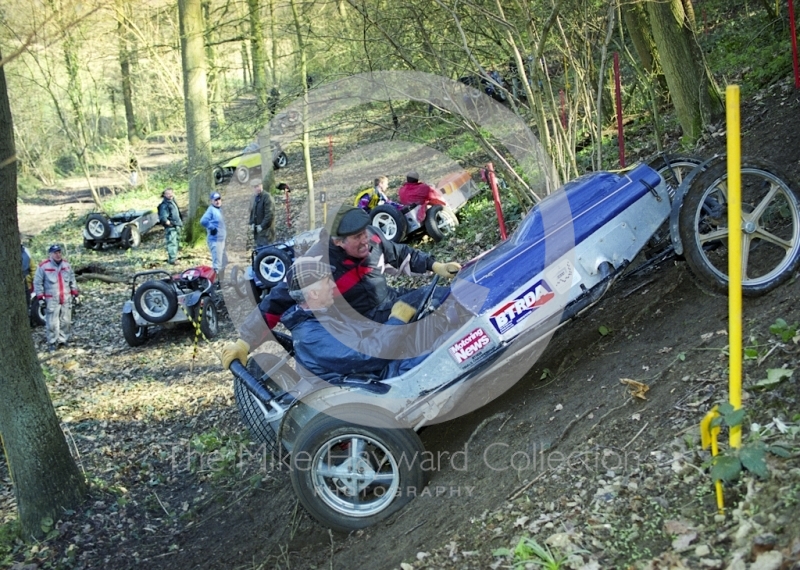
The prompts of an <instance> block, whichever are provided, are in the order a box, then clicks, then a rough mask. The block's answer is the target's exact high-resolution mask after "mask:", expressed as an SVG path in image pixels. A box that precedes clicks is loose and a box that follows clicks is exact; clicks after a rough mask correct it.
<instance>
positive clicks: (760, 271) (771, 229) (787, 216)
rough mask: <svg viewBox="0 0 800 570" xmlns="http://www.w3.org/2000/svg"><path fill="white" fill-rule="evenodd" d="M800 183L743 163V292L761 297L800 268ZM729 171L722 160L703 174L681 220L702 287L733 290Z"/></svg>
mask: <svg viewBox="0 0 800 570" xmlns="http://www.w3.org/2000/svg"><path fill="white" fill-rule="evenodd" d="M796 188H797V186H796V184H795V183H794V182H790V179H789V178H787V177H786V176H784V175H783V174H782V173H780V171H779V170H777V168H776V167H775V166H773V165H771V164H769V163H766V162H763V161H760V160H748V159H743V160H742V167H741V192H742V199H741V202H742V293H743V294H744V295H746V296H750V297H755V296H758V295H763V294H764V293H767V292H768V291H771V290H772V289H774V288H775V287H777V286H778V285H780V284H781V283H783V282H784V281H786V280H787V279H789V277H791V275H792V274H793V273H794V271H795V269H796V268H797V267H798V264H800V199H799V198H798V194H797V190H796ZM728 191H729V189H728V170H727V163H726V162H725V161H721V162H719V163H717V164H715V165H712V166H711V167H710V168H709V169H708V170H707V171H706V172H704V173H702V174H701V175H699V176H698V177H697V178H696V179H695V180H694V181H693V183H692V185H691V187H690V188H689V190H688V191H687V193H686V197H685V198H684V202H683V206H682V208H681V211H680V215H679V217H678V230H679V232H680V237H681V240H682V241H683V244H684V255H685V256H686V262H687V263H688V265H689V268H690V269H691V272H692V274H693V275H694V276H695V277H696V278H697V279H698V280H699V282H700V285H701V288H705V287H703V286H706V287H708V288H710V289H711V291H712V292H714V293H726V292H727V290H728Z"/></svg>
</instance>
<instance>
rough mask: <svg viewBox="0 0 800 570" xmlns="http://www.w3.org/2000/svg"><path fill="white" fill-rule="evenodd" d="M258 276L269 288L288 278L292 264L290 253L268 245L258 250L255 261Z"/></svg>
mask: <svg viewBox="0 0 800 570" xmlns="http://www.w3.org/2000/svg"><path fill="white" fill-rule="evenodd" d="M253 265H254V266H255V267H254V269H255V271H256V273H258V278H259V279H260V280H261V283H263V284H264V285H265V286H266V287H267V288H270V289H271V288H272V287H274V286H275V285H277V284H278V283H280V282H281V281H283V280H284V279H285V278H286V272H287V271H289V268H290V267H291V266H292V262H291V260H290V259H289V255H287V254H286V253H285V252H283V251H281V250H280V249H278V248H275V247H267V248H265V249H264V250H262V251H260V252H258V255H256V258H255V260H254V261H253Z"/></svg>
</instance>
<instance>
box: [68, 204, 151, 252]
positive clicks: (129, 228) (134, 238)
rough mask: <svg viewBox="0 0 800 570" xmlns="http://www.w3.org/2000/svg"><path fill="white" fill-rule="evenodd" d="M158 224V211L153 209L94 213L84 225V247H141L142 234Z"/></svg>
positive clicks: (95, 248)
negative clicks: (110, 213)
mask: <svg viewBox="0 0 800 570" xmlns="http://www.w3.org/2000/svg"><path fill="white" fill-rule="evenodd" d="M157 225H158V213H157V212H154V211H153V210H128V211H127V212H122V213H119V214H114V215H113V216H107V215H105V214H102V213H98V212H95V213H92V214H89V215H88V216H87V217H86V224H85V225H84V227H83V247H85V248H86V249H94V250H100V249H102V248H103V246H104V245H115V246H120V247H123V248H125V249H130V248H132V247H139V244H140V243H142V235H144V234H145V233H147V232H149V231H150V230H151V229H153V228H154V227H155V226H157Z"/></svg>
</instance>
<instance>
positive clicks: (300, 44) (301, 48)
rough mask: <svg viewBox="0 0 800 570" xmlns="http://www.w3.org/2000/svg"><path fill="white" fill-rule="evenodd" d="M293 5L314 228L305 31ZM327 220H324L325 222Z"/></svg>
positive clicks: (310, 222)
mask: <svg viewBox="0 0 800 570" xmlns="http://www.w3.org/2000/svg"><path fill="white" fill-rule="evenodd" d="M289 4H290V5H291V7H292V17H293V19H294V29H295V32H296V33H297V51H298V52H299V53H300V80H301V82H302V83H301V84H302V86H303V161H304V163H305V167H306V185H307V187H308V194H307V195H308V227H309V228H313V227H316V225H317V217H316V212H315V204H314V171H313V169H312V167H311V142H310V140H309V136H308V73H307V71H308V70H307V67H306V46H305V42H304V41H303V33H302V29H301V27H300V18H299V17H298V15H297V6H296V5H295V0H289ZM325 221H326V220H323V223H324V222H325Z"/></svg>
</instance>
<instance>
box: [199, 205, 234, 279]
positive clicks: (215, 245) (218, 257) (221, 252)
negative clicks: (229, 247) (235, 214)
mask: <svg viewBox="0 0 800 570" xmlns="http://www.w3.org/2000/svg"><path fill="white" fill-rule="evenodd" d="M209 199H210V200H211V204H210V205H209V206H208V209H207V210H206V213H205V214H203V217H202V218H200V225H201V226H203V227H204V228H205V229H206V232H208V235H207V237H206V242H207V243H208V250H209V251H210V252H211V267H212V268H213V269H214V271H216V272H217V274H219V273H220V271H222V268H223V267H225V264H226V263H227V261H228V260H227V257H226V256H225V220H224V219H223V218H222V196H220V194H219V192H212V193H211V196H210V197H209Z"/></svg>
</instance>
